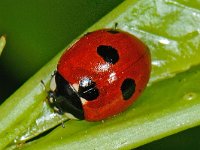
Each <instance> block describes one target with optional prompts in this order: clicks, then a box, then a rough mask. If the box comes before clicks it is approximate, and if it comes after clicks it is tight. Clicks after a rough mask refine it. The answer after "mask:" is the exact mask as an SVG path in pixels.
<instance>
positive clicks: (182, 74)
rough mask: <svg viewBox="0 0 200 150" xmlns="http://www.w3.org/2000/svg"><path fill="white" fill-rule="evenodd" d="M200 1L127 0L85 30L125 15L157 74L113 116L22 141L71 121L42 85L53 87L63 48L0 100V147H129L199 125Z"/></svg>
mask: <svg viewBox="0 0 200 150" xmlns="http://www.w3.org/2000/svg"><path fill="white" fill-rule="evenodd" d="M198 6H199V1H198V0H195V1H192V2H191V1H190V2H187V1H186V0H151V1H146V0H128V1H124V2H123V3H122V4H121V5H120V6H119V7H117V8H116V9H114V10H113V11H112V12H110V13H109V14H108V15H107V16H105V17H104V18H102V19H101V20H100V21H99V22H97V23H96V24H94V25H93V26H92V27H91V28H89V29H88V30H87V31H86V32H88V31H93V30H96V29H99V28H104V27H112V26H113V24H114V23H115V22H118V24H119V26H118V28H120V29H122V30H125V31H127V32H130V33H132V34H135V35H136V36H138V37H140V38H141V39H142V40H143V41H144V42H145V43H146V44H147V45H148V46H149V48H150V50H151V53H152V73H151V79H150V82H149V85H148V87H147V89H146V90H145V92H144V93H143V95H142V96H141V97H140V98H139V99H138V101H137V102H136V103H135V104H134V105H133V106H132V107H130V108H129V109H128V110H127V111H126V112H124V113H122V114H120V115H118V116H115V117H113V118H112V119H108V120H105V121H102V122H94V123H92V122H86V121H67V122H65V128H62V127H61V126H58V127H56V128H55V129H54V130H53V131H51V132H50V133H48V134H47V135H45V136H43V137H40V138H37V139H35V140H33V141H32V142H28V143H27V144H22V145H20V144H21V143H22V142H23V140H24V139H32V138H33V137H35V136H37V135H39V134H40V133H43V132H44V131H46V130H48V129H50V128H53V127H55V126H57V125H58V124H59V123H61V122H62V120H66V118H64V117H60V116H58V115H56V114H54V113H53V111H52V109H50V108H49V106H48V105H47V104H46V102H45V97H46V93H45V91H44V90H43V88H42V86H41V84H40V80H41V79H42V80H44V82H45V84H46V85H47V87H48V83H49V79H50V74H51V73H52V72H53V70H54V69H55V68H56V63H57V61H58V59H59V57H60V55H61V54H58V55H57V56H56V57H55V58H54V59H53V60H52V61H50V62H49V63H48V64H47V65H45V66H44V67H43V68H42V69H41V70H40V71H39V72H37V73H36V74H35V75H34V76H33V77H32V78H31V79H30V80H28V81H27V82H26V83H25V84H24V85H23V86H22V87H21V88H20V89H19V90H18V91H16V93H15V94H13V95H12V96H11V97H10V98H9V99H8V100H6V102H5V103H4V104H2V105H1V106H0V112H3V113H0V118H1V119H0V122H1V124H0V141H1V142H0V148H1V149H3V148H7V149H15V148H17V147H18V146H19V147H20V148H21V149H37V148H38V149H78V148H80V147H81V148H85V149H89V148H95V149H116V148H118V149H124V148H127V149H128V148H135V147H138V146H140V145H143V144H145V143H148V142H151V141H154V140H156V139H160V138H162V137H165V136H168V135H171V134H174V133H177V132H180V131H182V130H185V129H188V128H191V127H194V126H197V125H199V124H200V119H199V118H200V117H199V114H200V103H199V102H200V95H199V94H200V87H199V86H198V84H199V83H200V66H199V64H200V55H199V49H200V34H199V26H200V24H199V23H200V18H199V15H200V12H199V10H198ZM195 7H196V8H195ZM86 32H85V33H86ZM72 43H73V42H72ZM192 66H195V67H192ZM16 143H18V144H19V145H16Z"/></svg>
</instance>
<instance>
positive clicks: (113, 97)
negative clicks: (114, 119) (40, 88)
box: [48, 29, 151, 121]
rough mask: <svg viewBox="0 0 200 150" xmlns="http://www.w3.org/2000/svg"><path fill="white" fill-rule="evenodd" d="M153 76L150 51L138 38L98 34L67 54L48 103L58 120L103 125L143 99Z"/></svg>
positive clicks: (110, 31) (85, 38) (105, 32)
mask: <svg viewBox="0 0 200 150" xmlns="http://www.w3.org/2000/svg"><path fill="white" fill-rule="evenodd" d="M150 71H151V57H150V52H149V49H148V47H147V46H146V45H145V44H144V43H142V42H141V41H140V40H139V39H138V38H136V37H135V36H133V35H131V34H129V33H127V32H124V31H120V30H116V29H115V30H113V29H102V30H97V31H94V32H91V33H88V34H86V35H85V36H83V37H82V38H81V39H80V40H78V41H77V42H76V43H75V44H74V45H72V46H71V47H70V48H69V49H68V50H67V51H65V52H64V54H63V55H62V57H61V58H60V61H59V63H58V66H57V71H55V74H54V77H53V79H52V81H51V86H50V88H51V90H50V91H49V92H48V100H49V102H50V105H51V106H52V107H53V108H54V109H55V110H56V111H57V112H58V113H59V114H67V115H68V116H69V117H70V118H78V119H85V120H88V121H98V120H102V119H105V118H108V117H110V116H113V115H116V114H118V113H120V112H122V111H124V110H125V109H126V108H127V107H128V106H130V105H131V104H132V103H133V102H134V101H135V100H136V99H137V98H138V96H139V95H140V94H141V92H142V91H143V90H144V88H145V87H146V85H147V82H148V80H149V76H150Z"/></svg>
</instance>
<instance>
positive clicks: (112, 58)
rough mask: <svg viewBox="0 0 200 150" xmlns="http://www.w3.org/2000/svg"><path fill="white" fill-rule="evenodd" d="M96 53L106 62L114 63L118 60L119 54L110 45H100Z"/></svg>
mask: <svg viewBox="0 0 200 150" xmlns="http://www.w3.org/2000/svg"><path fill="white" fill-rule="evenodd" d="M97 53H98V54H99V55H100V56H101V57H102V58H103V59H104V60H105V61H106V62H108V63H110V64H115V63H116V62H117V61H118V60H119V54H118V52H117V50H116V49H115V48H113V47H112V46H106V45H100V46H98V47H97Z"/></svg>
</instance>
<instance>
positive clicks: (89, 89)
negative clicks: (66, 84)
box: [78, 77, 99, 101]
mask: <svg viewBox="0 0 200 150" xmlns="http://www.w3.org/2000/svg"><path fill="white" fill-rule="evenodd" d="M78 94H79V95H80V97H83V98H84V99H86V100H88V101H90V100H94V99H96V98H97V97H98V96H99V90H98V89H97V87H96V83H95V82H93V81H92V80H91V79H90V78H88V77H84V78H83V79H81V80H80V82H79V90H78Z"/></svg>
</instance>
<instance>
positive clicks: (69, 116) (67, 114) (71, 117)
mask: <svg viewBox="0 0 200 150" xmlns="http://www.w3.org/2000/svg"><path fill="white" fill-rule="evenodd" d="M64 114H65V116H67V118H69V119H76V120H78V119H77V118H76V117H74V115H72V114H70V113H64Z"/></svg>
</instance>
